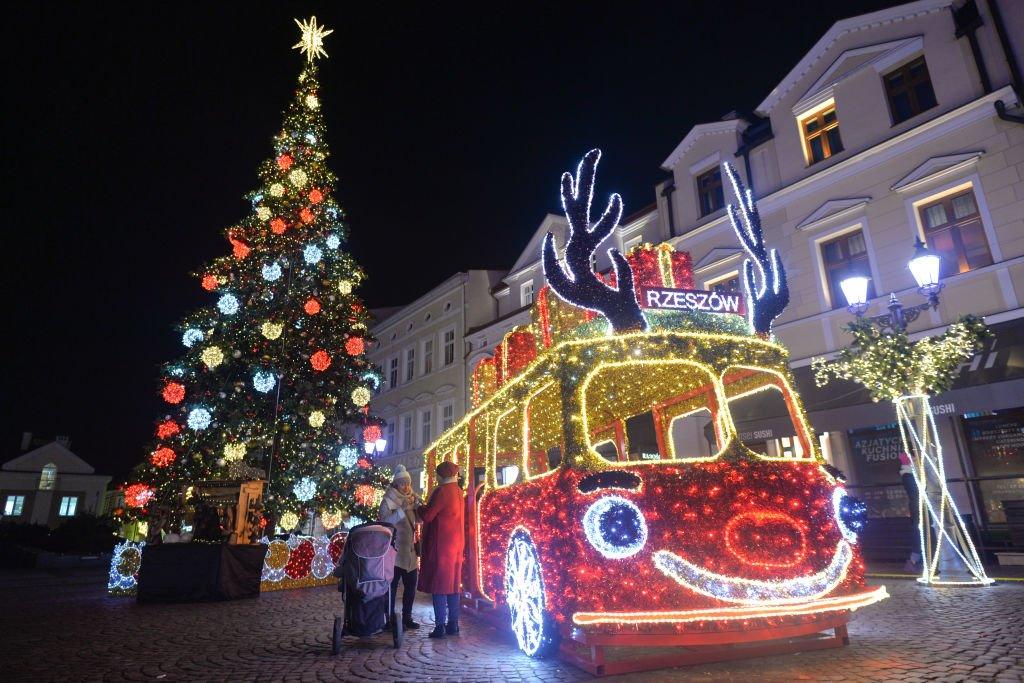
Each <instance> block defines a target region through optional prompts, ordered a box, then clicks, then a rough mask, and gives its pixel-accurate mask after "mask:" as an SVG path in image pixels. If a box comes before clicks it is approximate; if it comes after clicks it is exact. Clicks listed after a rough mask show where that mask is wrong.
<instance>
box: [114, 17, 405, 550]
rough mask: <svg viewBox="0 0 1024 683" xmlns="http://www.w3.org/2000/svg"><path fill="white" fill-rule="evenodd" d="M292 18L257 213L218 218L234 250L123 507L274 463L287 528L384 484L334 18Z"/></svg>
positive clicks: (198, 320)
mask: <svg viewBox="0 0 1024 683" xmlns="http://www.w3.org/2000/svg"><path fill="white" fill-rule="evenodd" d="M296 23H298V24H299V27H300V28H301V29H302V40H301V41H300V42H299V44H298V45H296V46H295V47H297V48H301V50H302V52H303V53H304V54H305V55H306V63H305V65H304V68H303V70H302V72H301V74H300V75H299V82H298V88H297V89H296V91H295V97H294V99H293V101H292V102H291V104H290V105H289V106H288V109H287V110H286V112H285V115H284V125H283V127H282V129H281V132H280V133H278V134H277V136H276V137H275V138H274V155H273V157H272V158H270V159H268V160H267V161H265V162H264V163H263V164H262V165H261V166H260V168H259V180H260V186H259V188H258V189H256V190H255V191H254V192H252V193H250V195H249V197H248V199H249V200H250V201H251V203H252V210H251V212H250V213H249V215H248V216H247V217H246V218H245V219H244V220H242V221H240V222H239V223H238V224H236V225H233V226H231V227H229V228H227V230H226V231H225V236H226V238H227V241H228V242H229V243H230V245H231V253H230V255H227V256H222V257H219V258H217V259H215V260H214V261H213V262H212V263H210V264H209V265H208V266H207V267H206V268H204V269H203V270H202V271H201V272H199V273H198V274H197V276H198V278H199V280H200V284H201V286H202V288H203V289H205V290H207V291H208V292H209V294H210V299H211V301H210V305H208V306H206V307H204V308H201V309H199V310H197V311H195V312H193V313H191V314H190V315H188V316H187V317H186V318H185V319H184V320H183V321H182V323H181V324H180V330H179V332H180V335H181V341H182V344H183V345H184V346H185V353H184V355H183V356H182V357H180V358H179V359H177V360H175V361H174V362H172V363H169V364H167V365H166V366H164V368H163V373H162V378H161V383H160V393H161V395H162V398H163V400H164V401H165V402H166V404H167V407H168V410H169V413H168V414H167V415H164V416H163V417H161V418H160V419H159V420H158V421H157V423H156V426H155V438H154V441H153V443H152V445H151V447H150V448H149V450H148V456H147V457H146V460H145V461H144V462H143V463H142V464H140V465H139V466H137V467H136V469H135V470H134V472H133V476H132V479H131V482H130V484H129V485H128V486H127V487H126V489H125V503H126V507H127V508H128V509H129V512H128V514H129V515H130V516H135V517H140V518H144V517H145V516H146V515H147V514H148V513H149V511H151V510H152V509H153V508H154V507H156V506H160V507H165V508H167V509H169V510H171V511H172V514H175V515H176V516H177V517H178V518H179V519H180V513H181V512H182V511H183V510H184V509H185V507H186V506H187V505H188V488H189V486H190V485H192V484H194V483H195V482H198V481H202V480H209V479H246V478H257V477H259V476H260V475H261V474H265V475H266V478H267V480H268V491H267V492H266V494H265V496H264V512H265V515H266V517H267V518H268V519H269V520H270V521H271V522H276V521H280V522H281V526H282V527H284V528H285V530H291V529H292V528H294V527H295V525H296V524H297V523H298V521H299V520H300V519H302V518H303V517H305V516H306V515H307V514H308V513H309V512H316V513H318V514H320V515H321V516H323V517H324V518H325V519H326V520H327V521H325V525H326V526H328V527H332V526H336V525H337V521H338V520H339V519H340V518H341V516H342V514H343V513H348V514H350V515H354V516H358V517H363V518H370V517H372V516H373V515H374V510H373V505H374V503H375V498H376V496H377V495H379V492H380V491H381V490H382V489H383V487H384V485H385V484H386V481H387V480H386V478H385V475H384V473H383V472H381V471H379V470H377V469H376V468H374V467H373V464H372V462H371V461H370V460H369V459H368V458H366V457H362V456H361V455H360V454H361V450H362V449H361V448H360V444H359V443H358V442H359V440H360V439H363V440H367V441H373V440H375V439H377V438H379V437H380V427H379V422H378V421H377V420H376V419H375V418H373V417H372V416H370V415H369V414H368V407H367V404H368V403H369V401H370V396H371V390H373V389H375V388H377V387H378V386H379V384H380V375H379V373H378V371H377V370H376V369H375V368H374V367H373V366H372V365H371V364H370V362H369V361H368V360H367V359H366V356H365V355H364V352H365V350H366V347H367V345H368V344H369V343H370V341H371V339H370V337H369V333H368V329H367V324H368V322H369V315H368V313H367V311H366V308H365V307H364V306H363V304H362V303H361V301H360V300H359V298H358V297H357V296H356V295H355V294H354V292H355V290H356V288H357V286H358V285H359V283H360V282H361V281H362V280H363V279H364V274H363V272H362V270H360V268H359V266H358V265H357V264H356V263H355V261H354V260H353V259H352V257H351V256H350V255H349V254H348V253H347V252H346V251H345V249H344V245H345V238H346V226H345V222H344V212H343V211H342V209H341V208H340V207H339V206H338V203H337V201H336V200H335V198H334V184H335V177H334V175H333V174H332V173H331V172H330V170H329V169H328V168H327V164H326V162H327V157H328V148H327V142H326V138H325V134H324V133H325V126H324V117H323V111H322V109H321V104H320V99H319V88H320V86H319V83H318V80H317V67H316V63H315V60H316V58H317V57H318V56H321V55H323V56H326V52H324V49H323V37H324V36H325V35H327V34H329V33H330V32H331V31H327V30H324V28H323V27H322V26H318V25H317V24H316V18H315V17H314V18H312V19H311V20H310V21H308V22H301V23H300V22H298V21H296ZM256 470H262V472H257V471H256Z"/></svg>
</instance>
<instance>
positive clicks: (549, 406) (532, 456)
mask: <svg viewBox="0 0 1024 683" xmlns="http://www.w3.org/2000/svg"><path fill="white" fill-rule="evenodd" d="M524 414H525V416H526V433H527V444H526V453H525V456H526V457H525V461H526V466H527V468H528V472H527V475H528V476H531V477H533V476H536V475H538V474H543V473H545V472H547V471H549V470H551V469H554V468H555V467H557V466H558V464H557V463H556V464H554V465H552V464H551V462H552V458H551V452H552V451H553V450H557V452H558V462H561V460H562V398H561V389H560V387H559V385H558V384H557V383H555V382H549V383H548V384H546V385H544V386H543V387H542V388H541V389H540V391H538V392H537V393H535V394H533V395H532V396H531V397H530V398H529V400H528V402H527V404H526V408H525V410H524Z"/></svg>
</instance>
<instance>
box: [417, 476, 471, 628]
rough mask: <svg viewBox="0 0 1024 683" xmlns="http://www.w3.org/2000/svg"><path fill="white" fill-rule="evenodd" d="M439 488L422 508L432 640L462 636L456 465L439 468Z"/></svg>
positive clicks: (424, 587)
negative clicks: (432, 618)
mask: <svg viewBox="0 0 1024 683" xmlns="http://www.w3.org/2000/svg"><path fill="white" fill-rule="evenodd" d="M436 472H437V478H438V480H439V481H438V483H437V484H438V485H437V488H435V489H434V491H433V493H431V494H430V500H429V501H428V502H427V504H426V505H423V506H421V507H420V508H419V510H418V514H419V517H420V519H421V520H423V561H422V563H421V567H420V577H419V589H420V590H421V591H424V592H425V593H430V594H431V597H432V599H433V602H434V630H433V631H431V632H430V637H431V638H444V637H445V636H446V635H449V636H457V635H459V585H460V582H461V577H462V550H463V546H464V543H465V539H464V534H465V528H464V526H463V500H462V490H461V489H460V488H459V484H458V474H459V468H458V466H457V465H456V464H455V463H452V462H443V463H441V464H440V465H438V466H437V471H436Z"/></svg>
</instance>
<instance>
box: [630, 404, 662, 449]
mask: <svg viewBox="0 0 1024 683" xmlns="http://www.w3.org/2000/svg"><path fill="white" fill-rule="evenodd" d="M626 448H627V451H628V453H629V460H661V451H660V450H659V449H658V432H657V429H656V427H655V425H654V413H653V412H652V411H650V410H648V411H647V412H646V413H641V414H639V415H634V416H633V417H628V418H626Z"/></svg>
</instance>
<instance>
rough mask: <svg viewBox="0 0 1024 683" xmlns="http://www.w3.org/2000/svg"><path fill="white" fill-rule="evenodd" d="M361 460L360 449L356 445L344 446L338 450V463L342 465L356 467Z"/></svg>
mask: <svg viewBox="0 0 1024 683" xmlns="http://www.w3.org/2000/svg"><path fill="white" fill-rule="evenodd" d="M358 462H359V451H357V450H356V448H355V446H342V447H341V450H339V451H338V464H339V465H341V466H342V467H346V468H349V467H355V466H356V463H358Z"/></svg>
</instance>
